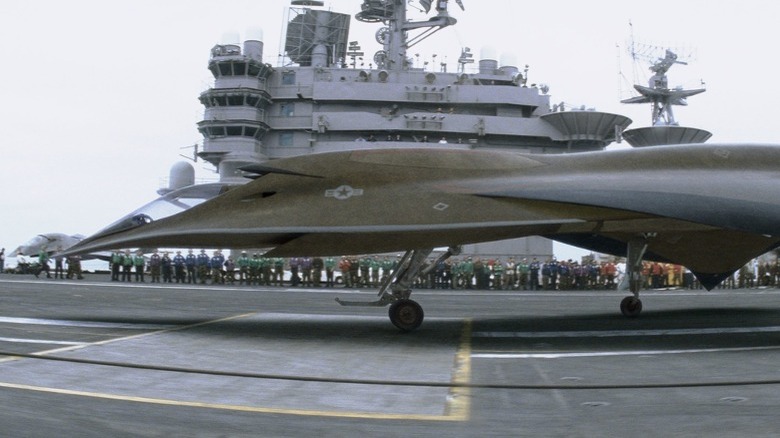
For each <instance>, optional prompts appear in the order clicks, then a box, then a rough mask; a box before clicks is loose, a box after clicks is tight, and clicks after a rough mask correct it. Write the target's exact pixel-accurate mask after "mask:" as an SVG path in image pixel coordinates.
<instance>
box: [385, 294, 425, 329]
mask: <svg viewBox="0 0 780 438" xmlns="http://www.w3.org/2000/svg"><path fill="white" fill-rule="evenodd" d="M388 313H389V315H390V322H392V323H393V325H394V326H396V327H398V328H399V329H401V330H402V331H405V332H410V331H412V330H414V329H416V328H417V327H419V326H420V324H422V322H423V317H424V316H425V314H424V312H423V309H422V306H420V305H419V304H417V302H416V301H413V300H398V301H396V302H394V303H393V304H392V305H391V306H390V310H389V312H388Z"/></svg>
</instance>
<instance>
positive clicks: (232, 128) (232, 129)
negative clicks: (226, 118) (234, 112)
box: [226, 126, 242, 135]
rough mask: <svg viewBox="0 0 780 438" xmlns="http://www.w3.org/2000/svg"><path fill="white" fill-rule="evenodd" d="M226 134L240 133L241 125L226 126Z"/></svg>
mask: <svg viewBox="0 0 780 438" xmlns="http://www.w3.org/2000/svg"><path fill="white" fill-rule="evenodd" d="M226 130H227V135H241V131H242V129H241V127H240V126H228V127H227V128H226Z"/></svg>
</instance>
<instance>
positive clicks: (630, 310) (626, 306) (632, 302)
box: [620, 297, 642, 318]
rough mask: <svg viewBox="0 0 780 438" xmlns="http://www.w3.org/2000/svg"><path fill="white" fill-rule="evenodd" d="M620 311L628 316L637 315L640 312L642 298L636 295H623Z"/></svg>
mask: <svg viewBox="0 0 780 438" xmlns="http://www.w3.org/2000/svg"><path fill="white" fill-rule="evenodd" d="M620 311H621V312H622V313H623V315H625V316H628V317H629V318H634V317H637V316H639V314H640V313H641V312H642V300H640V299H639V298H636V297H625V298H623V301H621V302H620Z"/></svg>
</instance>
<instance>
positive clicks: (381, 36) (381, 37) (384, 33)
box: [375, 27, 390, 44]
mask: <svg viewBox="0 0 780 438" xmlns="http://www.w3.org/2000/svg"><path fill="white" fill-rule="evenodd" d="M375 37H376V42H378V43H379V44H385V43H387V39H388V38H389V37H390V28H389V27H383V28H380V29H379V30H378V31H376V35H375Z"/></svg>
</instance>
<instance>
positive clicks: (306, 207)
mask: <svg viewBox="0 0 780 438" xmlns="http://www.w3.org/2000/svg"><path fill="white" fill-rule="evenodd" d="M245 170H246V171H248V172H253V173H254V174H255V176H256V179H255V181H253V182H251V183H248V184H246V185H243V186H239V187H236V188H232V189H231V190H227V191H225V193H223V194H221V195H220V196H217V197H215V198H213V199H211V200H208V201H206V202H203V203H201V204H199V205H196V206H194V207H192V208H189V209H187V210H184V211H182V212H180V213H178V214H175V215H172V216H170V217H167V218H163V219H159V220H152V219H153V218H151V217H149V216H140V215H135V216H131V217H128V218H126V219H125V220H124V221H122V222H119V223H116V224H114V225H113V226H111V227H109V228H107V229H105V230H104V231H102V232H100V233H98V234H96V235H94V236H91V237H89V238H87V239H85V240H84V241H82V242H81V243H79V244H78V245H76V246H74V247H73V248H71V249H70V250H69V251H66V253H83V252H91V251H96V250H101V249H107V248H131V247H143V246H169V247H207V248H215V247H224V248H263V247H268V248H273V249H272V250H270V252H269V253H268V254H267V255H268V256H305V255H306V256H314V255H344V254H367V253H381V252H390V251H400V250H406V251H407V252H406V255H405V256H404V260H403V264H402V265H401V266H402V268H399V269H398V270H397V272H396V273H394V275H393V276H392V277H391V278H390V279H389V280H388V282H387V283H386V284H384V285H383V286H382V288H381V289H380V292H379V300H377V301H375V302H373V303H364V304H366V305H390V319H391V321H392V322H393V323H394V324H395V325H396V326H397V327H399V328H401V329H402V330H413V329H415V328H416V327H418V326H419V325H420V324H421V323H422V319H423V311H422V308H421V307H420V305H419V304H417V303H416V302H414V301H413V300H411V299H410V295H411V290H410V287H411V285H412V284H413V281H414V279H415V278H416V277H417V275H418V274H419V273H420V270H421V267H422V266H423V264H424V263H426V262H427V258H428V256H429V255H430V254H431V252H432V250H433V248H435V247H450V248H452V250H451V251H448V252H447V253H446V254H444V255H443V256H442V258H443V257H448V256H449V255H451V253H453V252H456V251H457V248H458V246H460V245H463V244H468V243H475V242H485V241H492V240H500V239H507V238H515V237H523V236H528V235H541V236H545V237H549V238H551V239H554V240H558V241H561V242H565V243H569V244H573V245H576V246H580V247H583V248H586V249H590V250H593V251H598V252H605V253H610V254H615V255H621V256H626V257H627V269H628V271H629V272H628V275H629V280H630V286H631V291H632V292H633V295H632V296H628V297H626V298H625V299H623V301H622V302H621V310H622V312H623V313H624V314H625V315H627V316H636V315H638V314H639V312H640V311H641V309H642V303H641V301H640V300H639V284H640V272H639V270H640V269H641V261H642V260H643V259H648V260H658V261H663V262H671V263H676V264H681V265H684V266H687V267H688V268H689V269H690V270H691V271H692V272H693V273H694V274H695V275H696V276H697V277H698V279H699V280H700V282H701V283H702V284H703V285H704V286H705V287H707V288H712V287H714V286H715V285H717V284H718V283H719V282H720V281H721V280H723V279H724V278H725V277H727V276H728V275H730V274H732V273H733V272H734V271H736V270H737V269H739V268H740V267H741V266H743V265H744V264H745V262H746V261H748V260H749V259H751V258H753V257H756V256H758V255H760V254H763V253H765V252H767V251H769V250H771V249H773V248H776V247H778V246H779V245H780V221H778V220H777V218H778V217H780V184H778V177H779V176H780V172H779V171H780V146H771V145H747V144H745V145H734V144H720V145H717V144H700V145H675V146H658V147H646V148H641V149H628V150H615V151H602V152H588V153H577V154H566V155H535V154H517V153H509V152H500V151H494V150H453V149H444V148H442V149H436V148H424V149H403V148H400V149H373V150H358V151H345V152H334V153H325V154H316V155H306V156H300V157H294V158H286V159H279V160H275V161H272V162H269V163H268V164H267V165H266V166H255V167H252V168H248V169H245ZM154 219H157V218H154ZM342 304H346V305H357V304H361V303H350V302H346V303H344V302H342Z"/></svg>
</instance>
